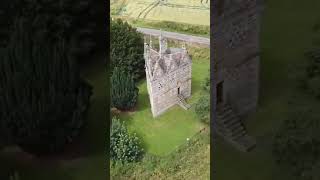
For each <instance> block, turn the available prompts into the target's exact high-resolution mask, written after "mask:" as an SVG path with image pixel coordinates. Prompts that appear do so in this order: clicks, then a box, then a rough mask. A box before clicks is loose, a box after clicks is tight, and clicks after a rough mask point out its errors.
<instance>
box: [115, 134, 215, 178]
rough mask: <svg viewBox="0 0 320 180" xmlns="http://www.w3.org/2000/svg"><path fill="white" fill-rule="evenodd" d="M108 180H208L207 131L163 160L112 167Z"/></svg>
mask: <svg viewBox="0 0 320 180" xmlns="http://www.w3.org/2000/svg"><path fill="white" fill-rule="evenodd" d="M111 179H114V180H125V179H172V180H173V179H177V180H194V179H197V180H198V179H199V180H205V179H210V131H209V128H207V129H206V130H205V131H202V132H201V133H198V134H196V135H195V136H194V137H193V138H192V139H190V141H189V142H188V143H185V144H183V145H181V146H179V148H178V149H176V150H175V151H173V152H171V153H170V154H169V155H167V156H155V155H150V154H146V155H145V156H144V158H143V160H142V161H141V162H137V163H128V164H124V165H121V164H116V165H115V166H114V167H112V168H111Z"/></svg>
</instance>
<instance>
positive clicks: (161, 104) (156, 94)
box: [148, 64, 191, 116]
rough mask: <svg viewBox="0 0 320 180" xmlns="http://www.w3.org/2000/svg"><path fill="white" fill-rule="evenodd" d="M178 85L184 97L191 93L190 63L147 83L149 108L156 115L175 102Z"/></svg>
mask: <svg viewBox="0 0 320 180" xmlns="http://www.w3.org/2000/svg"><path fill="white" fill-rule="evenodd" d="M178 87H180V94H181V95H183V96H184V97H185V98H187V97H189V96H190V95H191V64H188V65H185V66H183V67H180V68H179V69H177V70H175V71H173V72H171V73H169V74H167V75H165V76H164V77H162V78H161V79H158V80H154V81H151V82H150V84H149V87H148V89H149V97H150V103H151V110H152V113H153V115H154V116H158V115H160V114H161V113H163V112H164V111H166V110H167V109H169V108H170V107H172V106H173V105H175V104H176V103H177V95H178Z"/></svg>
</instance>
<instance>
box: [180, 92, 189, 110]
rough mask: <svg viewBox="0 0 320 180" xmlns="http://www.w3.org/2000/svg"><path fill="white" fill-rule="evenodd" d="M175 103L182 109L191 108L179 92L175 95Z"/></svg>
mask: <svg viewBox="0 0 320 180" xmlns="http://www.w3.org/2000/svg"><path fill="white" fill-rule="evenodd" d="M177 98H178V99H177V104H178V105H179V106H181V107H182V108H183V109H184V110H188V109H190V108H191V105H190V104H188V103H187V102H186V100H185V99H184V97H183V96H182V95H181V94H178V95H177Z"/></svg>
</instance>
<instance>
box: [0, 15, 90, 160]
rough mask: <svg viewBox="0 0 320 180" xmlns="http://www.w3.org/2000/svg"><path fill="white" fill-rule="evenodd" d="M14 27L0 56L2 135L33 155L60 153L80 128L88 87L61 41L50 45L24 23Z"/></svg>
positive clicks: (85, 108)
mask: <svg viewBox="0 0 320 180" xmlns="http://www.w3.org/2000/svg"><path fill="white" fill-rule="evenodd" d="M15 22H16V23H15V26H14V29H15V31H14V32H13V34H12V36H11V38H10V40H9V42H8V46H7V47H6V48H5V49H1V50H2V51H1V52H0V53H1V56H0V78H1V81H0V124H1V125H0V128H1V129H0V131H1V132H2V133H3V135H5V139H6V140H7V142H8V143H14V144H18V145H20V146H21V147H22V148H23V149H24V150H26V151H29V152H32V153H37V154H41V153H49V152H57V151H61V150H63V147H64V145H65V144H67V143H70V142H72V141H73V140H74V138H75V137H76V136H77V135H78V134H79V133H80V129H81V128H82V127H83V125H84V118H85V116H84V114H85V112H86V110H87V108H88V105H89V101H90V96H91V94H92V93H91V91H92V88H91V86H90V85H89V84H87V83H86V82H85V81H83V80H82V79H81V78H80V74H79V71H78V67H77V64H76V63H75V61H74V60H73V59H72V58H70V56H69V49H68V48H67V46H66V44H65V41H63V40H60V41H57V42H56V41H55V42H54V43H53V42H51V41H50V40H48V38H47V37H46V36H45V34H44V33H39V32H35V31H33V27H32V23H31V21H28V20H26V19H23V18H21V19H18V20H17V21H15ZM44 31H45V29H44Z"/></svg>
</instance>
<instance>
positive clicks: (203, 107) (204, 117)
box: [195, 94, 210, 124]
mask: <svg viewBox="0 0 320 180" xmlns="http://www.w3.org/2000/svg"><path fill="white" fill-rule="evenodd" d="M195 112H196V114H197V116H198V118H199V119H200V120H201V121H202V122H204V123H207V124H209V123H210V95H209V94H205V95H203V96H202V97H200V99H199V100H198V102H197V103H196V105H195Z"/></svg>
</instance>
